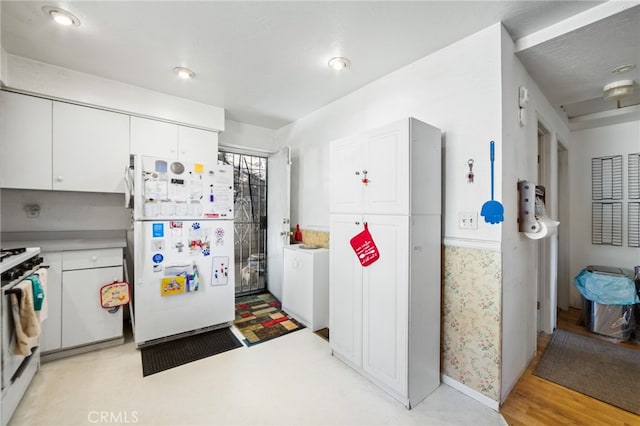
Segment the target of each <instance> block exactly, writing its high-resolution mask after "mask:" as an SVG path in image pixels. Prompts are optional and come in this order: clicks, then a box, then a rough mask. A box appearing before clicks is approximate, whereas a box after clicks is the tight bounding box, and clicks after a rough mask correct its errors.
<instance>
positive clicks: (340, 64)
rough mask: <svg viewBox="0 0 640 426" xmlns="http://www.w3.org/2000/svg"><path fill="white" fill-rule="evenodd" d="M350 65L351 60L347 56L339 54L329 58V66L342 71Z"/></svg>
mask: <svg viewBox="0 0 640 426" xmlns="http://www.w3.org/2000/svg"><path fill="white" fill-rule="evenodd" d="M348 67H349V60H348V59H347V58H343V57H340V56H337V57H335V58H331V59H329V68H331V69H332V70H336V71H342V70H344V69H347V68H348Z"/></svg>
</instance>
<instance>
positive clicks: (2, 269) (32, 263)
mask: <svg viewBox="0 0 640 426" xmlns="http://www.w3.org/2000/svg"><path fill="white" fill-rule="evenodd" d="M41 263H42V257H40V248H39V247H29V248H19V249H0V283H1V285H2V297H0V314H1V315H0V316H1V318H2V322H1V324H0V325H1V327H2V336H1V337H2V339H1V341H2V351H1V355H2V409H1V410H0V411H1V412H2V418H1V421H2V423H1V425H2V426H4V425H6V424H7V423H8V422H9V419H10V418H11V416H12V415H13V412H14V411H15V409H16V407H17V405H18V403H19V402H20V400H21V399H22V396H23V395H24V392H25V391H26V389H27V387H28V386H29V384H30V383H31V380H32V379H33V376H34V375H35V374H36V372H37V371H38V369H39V367H40V349H39V347H35V348H34V349H33V350H32V352H31V354H30V355H29V356H26V357H25V356H22V355H16V354H14V353H13V347H14V344H15V339H16V331H15V325H14V321H13V315H12V312H11V301H10V294H12V293H16V292H20V290H17V289H14V287H15V286H16V285H17V284H18V283H20V282H21V281H22V280H24V279H25V278H26V277H28V276H29V275H32V274H34V273H35V272H36V271H37V270H38V269H39V268H40V267H41V266H40V264H41ZM45 297H46V295H45Z"/></svg>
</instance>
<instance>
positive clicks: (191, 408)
mask: <svg viewBox="0 0 640 426" xmlns="http://www.w3.org/2000/svg"><path fill="white" fill-rule="evenodd" d="M92 424H101V425H104V424H138V425H506V422H505V421H504V419H503V418H502V416H501V415H500V414H499V413H496V412H495V411H493V410H491V409H490V408H487V407H485V406H484V405H482V404H480V403H478V402H477V401H475V400H473V399H470V398H468V397H467V396H465V395H463V394H462V393H460V392H458V391H456V390H454V389H452V388H450V387H449V386H447V385H441V386H440V387H439V388H438V389H437V390H436V391H435V392H434V393H433V394H431V395H430V396H429V397H428V398H427V399H426V400H424V401H423V402H422V403H421V404H419V405H418V406H417V407H414V408H413V409H412V410H407V409H406V408H404V406H402V405H401V404H400V403H398V402H397V401H395V400H394V399H392V398H391V397H390V396H388V395H387V394H386V393H384V392H383V391H382V390H380V389H379V388H377V387H376V386H374V385H373V384H371V383H370V382H369V381H368V380H366V379H365V378H363V377H362V376H360V375H359V374H357V373H356V372H354V371H353V370H351V369H350V368H349V367H347V366H346V365H345V364H343V363H342V362H340V361H339V360H337V359H336V358H334V357H332V356H331V353H330V349H329V345H328V343H327V342H326V341H325V340H323V339H322V338H320V337H318V336H316V335H315V334H313V333H312V332H311V331H310V330H308V329H304V330H301V331H297V332H294V333H291V334H288V335H286V336H283V337H280V338H277V339H274V340H271V341H268V342H265V343H262V344H259V345H256V346H253V347H250V348H248V347H242V348H238V349H235V350H232V351H229V352H225V353H222V354H219V355H216V356H213V357H209V358H206V359H203V360H199V361H196V362H193V363H190V364H187V365H183V366H181V367H178V368H174V369H171V370H167V371H164V372H161V373H157V374H154V375H151V376H148V377H144V378H143V377H142V366H141V360H140V353H139V351H138V350H136V349H135V346H134V343H133V342H132V341H131V339H128V341H127V343H125V344H124V345H120V346H116V347H112V348H108V349H103V350H100V351H95V352H90V353H86V354H82V355H77V356H74V357H71V358H66V359H61V360H57V361H52V362H49V363H45V364H43V365H42V367H41V369H40V371H39V373H38V374H37V375H36V377H35V379H34V381H33V382H32V384H31V386H30V387H29V389H28V390H27V393H26V394H25V396H24V398H23V399H22V402H21V403H20V405H19V406H18V409H17V410H16V412H15V414H14V416H13V418H12V420H11V422H10V425H12V426H16V425H92Z"/></svg>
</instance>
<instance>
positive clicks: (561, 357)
mask: <svg viewBox="0 0 640 426" xmlns="http://www.w3.org/2000/svg"><path fill="white" fill-rule="evenodd" d="M533 374H535V375H536V376H539V377H542V378H543V379H547V380H549V381H551V382H554V383H557V384H559V385H562V386H565V387H568V388H570V389H573V390H575V391H578V392H580V393H583V394H585V395H588V396H590V397H592V398H595V399H599V400H600V401H603V402H606V403H607V404H611V405H615V406H616V407H619V408H622V409H623V410H627V411H630V412H632V413H635V414H640V351H639V350H636V349H632V348H627V347H623V346H618V345H615V344H613V343H609V342H605V341H602V340H599V339H594V338H591V337H588V336H582V335H579V334H575V333H571V332H569V331H565V330H560V329H557V330H556V331H554V332H553V336H552V337H551V341H550V342H549V345H548V346H547V348H546V349H545V351H544V353H543V354H542V358H541V359H540V361H539V362H538V365H537V366H536V369H535V370H534V372H533Z"/></svg>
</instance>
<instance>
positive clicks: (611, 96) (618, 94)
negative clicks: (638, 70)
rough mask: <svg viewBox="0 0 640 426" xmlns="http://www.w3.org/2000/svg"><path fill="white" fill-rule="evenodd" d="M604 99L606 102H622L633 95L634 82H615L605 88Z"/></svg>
mask: <svg viewBox="0 0 640 426" xmlns="http://www.w3.org/2000/svg"><path fill="white" fill-rule="evenodd" d="M602 90H603V92H604V93H603V97H604V99H605V100H607V101H610V100H618V101H619V100H620V99H622V98H625V97H627V96H630V95H632V94H633V80H620V81H614V82H613V83H609V84H607V85H606V86H604V88H603V89H602Z"/></svg>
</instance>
